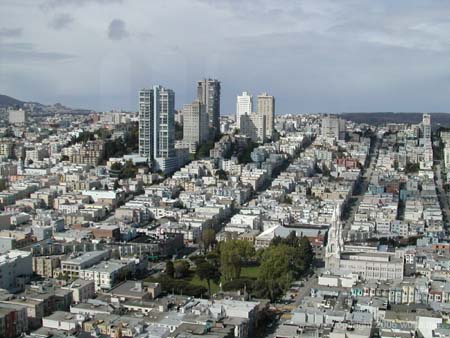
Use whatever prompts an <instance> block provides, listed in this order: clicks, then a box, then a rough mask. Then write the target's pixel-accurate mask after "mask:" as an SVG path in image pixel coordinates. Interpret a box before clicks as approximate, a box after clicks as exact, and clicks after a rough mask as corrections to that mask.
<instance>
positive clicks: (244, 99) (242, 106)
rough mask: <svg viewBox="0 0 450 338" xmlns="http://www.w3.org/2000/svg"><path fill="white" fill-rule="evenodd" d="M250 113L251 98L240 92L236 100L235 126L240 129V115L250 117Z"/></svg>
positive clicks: (246, 93)
mask: <svg viewBox="0 0 450 338" xmlns="http://www.w3.org/2000/svg"><path fill="white" fill-rule="evenodd" d="M252 112H253V96H252V95H251V94H250V93H248V92H242V95H238V96H237V99H236V126H237V127H238V128H240V125H241V116H242V115H250V114H251V113H252Z"/></svg>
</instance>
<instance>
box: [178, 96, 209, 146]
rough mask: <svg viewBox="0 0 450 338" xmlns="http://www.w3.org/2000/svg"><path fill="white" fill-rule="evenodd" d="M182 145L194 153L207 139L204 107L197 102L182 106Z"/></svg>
mask: <svg viewBox="0 0 450 338" xmlns="http://www.w3.org/2000/svg"><path fill="white" fill-rule="evenodd" d="M183 120H184V123H183V144H185V145H187V146H188V147H189V152H191V153H194V152H195V150H196V147H197V145H198V144H200V143H202V142H204V141H207V140H208V137H209V129H208V121H209V119H208V114H207V113H206V106H205V105H204V104H203V103H201V102H200V101H199V100H195V101H194V102H192V103H191V104H185V105H184V106H183Z"/></svg>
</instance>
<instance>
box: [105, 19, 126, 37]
mask: <svg viewBox="0 0 450 338" xmlns="http://www.w3.org/2000/svg"><path fill="white" fill-rule="evenodd" d="M128 35H129V33H128V31H127V29H126V26H125V22H124V21H123V20H120V19H114V20H112V21H111V23H110V24H109V26H108V38H109V39H111V40H122V39H124V38H126V37H127V36H128Z"/></svg>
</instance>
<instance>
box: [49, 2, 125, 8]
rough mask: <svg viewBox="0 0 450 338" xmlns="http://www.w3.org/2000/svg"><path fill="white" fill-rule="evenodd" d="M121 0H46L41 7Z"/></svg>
mask: <svg viewBox="0 0 450 338" xmlns="http://www.w3.org/2000/svg"><path fill="white" fill-rule="evenodd" d="M122 2H123V0H46V1H44V2H43V3H42V4H41V8H42V9H55V8H59V7H66V6H77V7H81V6H84V5H89V4H98V5H109V4H116V3H122Z"/></svg>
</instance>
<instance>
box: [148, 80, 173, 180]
mask: <svg viewBox="0 0 450 338" xmlns="http://www.w3.org/2000/svg"><path fill="white" fill-rule="evenodd" d="M174 119H175V93H174V92H173V90H171V89H166V88H164V87H162V86H154V87H153V88H152V89H142V90H141V91H140V93H139V154H140V155H141V156H144V157H147V158H148V160H149V163H152V164H153V165H154V167H153V168H154V169H155V170H161V171H163V172H171V171H173V170H175V169H176V166H177V158H176V157H175V120H174Z"/></svg>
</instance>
